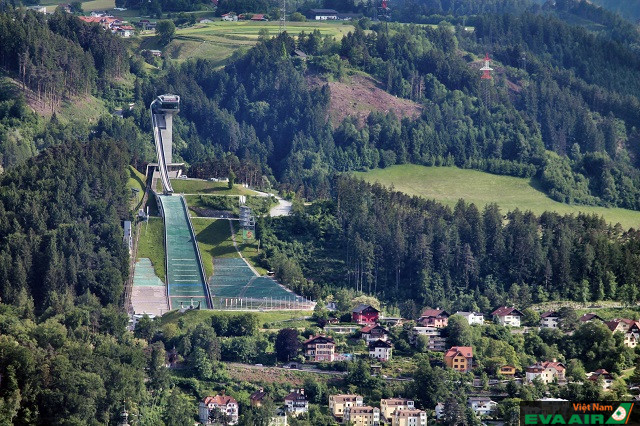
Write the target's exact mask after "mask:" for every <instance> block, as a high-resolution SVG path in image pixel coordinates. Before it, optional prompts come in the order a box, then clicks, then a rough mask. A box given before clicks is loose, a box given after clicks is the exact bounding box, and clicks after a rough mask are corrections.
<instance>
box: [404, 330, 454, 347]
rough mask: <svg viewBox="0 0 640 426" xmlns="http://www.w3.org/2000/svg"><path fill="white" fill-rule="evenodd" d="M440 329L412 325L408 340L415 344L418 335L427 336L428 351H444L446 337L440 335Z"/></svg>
mask: <svg viewBox="0 0 640 426" xmlns="http://www.w3.org/2000/svg"><path fill="white" fill-rule="evenodd" d="M441 333H442V332H441V329H439V328H435V327H413V328H412V329H411V334H410V336H409V340H410V341H411V343H412V344H414V345H415V344H416V343H417V340H418V336H427V337H428V338H429V346H428V349H429V350H430V351H437V352H444V351H445V349H446V341H447V339H446V338H444V337H442V336H441Z"/></svg>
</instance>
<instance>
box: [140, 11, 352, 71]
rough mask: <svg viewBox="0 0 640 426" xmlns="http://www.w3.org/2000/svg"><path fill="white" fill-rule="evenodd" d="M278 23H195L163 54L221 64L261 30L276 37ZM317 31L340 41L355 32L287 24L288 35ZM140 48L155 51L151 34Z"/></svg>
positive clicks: (340, 24) (333, 25) (250, 43)
mask: <svg viewBox="0 0 640 426" xmlns="http://www.w3.org/2000/svg"><path fill="white" fill-rule="evenodd" d="M278 25H279V23H278V22H252V21H238V22H225V21H215V22H213V23H209V24H196V25H193V26H191V27H188V28H180V29H178V30H177V31H176V37H175V39H174V40H173V41H171V43H170V44H169V45H168V46H167V47H166V48H165V55H166V56H167V57H169V58H171V59H174V60H177V61H184V60H186V59H192V58H195V59H212V60H214V61H215V62H216V63H218V64H220V65H222V64H224V62H225V61H226V60H227V59H228V58H229V57H230V56H231V55H232V54H233V53H234V52H235V51H238V50H243V49H244V50H246V49H249V48H250V47H252V46H254V45H255V44H256V43H257V42H258V37H259V35H260V31H261V30H265V29H266V30H267V31H268V32H269V36H275V35H277V34H278ZM314 30H318V31H320V33H321V34H322V35H329V36H332V37H336V38H338V39H341V38H342V37H343V36H344V35H346V34H347V33H349V32H350V31H353V30H354V27H353V25H350V24H347V23H343V22H332V23H327V22H289V23H287V31H288V32H289V34H295V35H298V34H300V33H301V32H303V31H304V32H305V33H311V32H313V31H314ZM144 37H145V40H144V41H143V42H142V45H141V47H142V48H157V47H158V46H156V45H155V43H156V37H154V34H152V33H150V34H146V35H145V36H144Z"/></svg>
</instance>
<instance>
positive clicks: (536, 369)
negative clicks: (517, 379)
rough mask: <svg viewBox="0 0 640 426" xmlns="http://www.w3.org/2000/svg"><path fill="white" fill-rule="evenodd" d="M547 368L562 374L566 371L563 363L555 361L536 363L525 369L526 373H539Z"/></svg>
mask: <svg viewBox="0 0 640 426" xmlns="http://www.w3.org/2000/svg"><path fill="white" fill-rule="evenodd" d="M547 368H553V369H555V370H556V371H557V372H559V373H560V372H562V371H564V370H565V369H566V367H565V366H564V364H563V363H561V362H557V361H545V362H536V363H535V364H533V365H530V366H529V367H527V370H526V371H527V373H541V372H542V371H543V370H546V369H547Z"/></svg>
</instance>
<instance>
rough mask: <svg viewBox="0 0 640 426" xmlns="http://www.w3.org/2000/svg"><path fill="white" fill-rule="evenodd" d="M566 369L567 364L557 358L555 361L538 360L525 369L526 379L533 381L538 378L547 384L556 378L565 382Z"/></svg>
mask: <svg viewBox="0 0 640 426" xmlns="http://www.w3.org/2000/svg"><path fill="white" fill-rule="evenodd" d="M566 370H567V369H566V367H565V365H564V364H563V363H561V362H557V361H556V360H555V359H554V360H553V361H545V362H537V363H535V364H533V365H530V366H529V367H527V368H526V369H525V381H526V382H529V383H531V382H532V381H534V380H535V379H536V378H538V379H540V380H541V381H542V382H543V383H545V384H549V383H552V382H553V381H554V380H557V381H558V382H564V381H565V371H566Z"/></svg>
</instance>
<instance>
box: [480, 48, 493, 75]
mask: <svg viewBox="0 0 640 426" xmlns="http://www.w3.org/2000/svg"><path fill="white" fill-rule="evenodd" d="M489 61H491V58H489V54H488V53H487V54H485V55H484V67H482V68H480V71H482V77H480V78H481V79H483V80H491V78H492V77H491V71H493V68H491V67H490V66H489Z"/></svg>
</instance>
